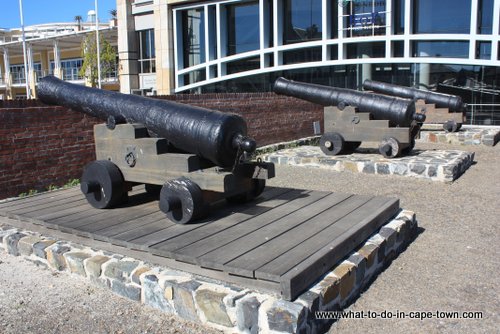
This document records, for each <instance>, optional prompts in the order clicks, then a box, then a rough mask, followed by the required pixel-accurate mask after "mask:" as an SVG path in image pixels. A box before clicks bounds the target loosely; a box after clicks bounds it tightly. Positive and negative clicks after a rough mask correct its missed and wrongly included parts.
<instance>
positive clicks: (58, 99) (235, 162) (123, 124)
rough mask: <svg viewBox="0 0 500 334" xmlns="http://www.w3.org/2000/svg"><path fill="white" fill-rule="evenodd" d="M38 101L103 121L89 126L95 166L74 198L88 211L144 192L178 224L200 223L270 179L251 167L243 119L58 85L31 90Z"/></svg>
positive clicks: (251, 147) (251, 144)
mask: <svg viewBox="0 0 500 334" xmlns="http://www.w3.org/2000/svg"><path fill="white" fill-rule="evenodd" d="M38 97H39V99H40V100H41V101H42V102H44V103H47V104H57V105H61V106H65V107H68V108H71V109H73V110H76V111H80V112H83V113H85V114H88V115H90V116H94V117H97V118H100V119H103V120H105V121H106V123H105V124H97V125H95V126H94V140H95V150H96V158H97V159H96V161H93V162H90V163H89V164H87V165H86V166H85V167H84V170H83V173H82V177H81V190H82V192H83V194H84V195H85V197H86V199H87V201H88V202H89V203H90V204H91V205H92V206H93V207H95V208H99V209H105V208H112V207H115V206H118V205H120V204H121V203H123V202H124V201H126V200H127V198H128V192H129V191H130V190H131V189H132V186H135V185H139V184H145V189H146V192H148V193H150V194H155V195H159V207H160V210H161V211H163V212H164V213H165V214H166V216H167V217H168V218H169V219H170V220H172V221H174V222H175V223H179V224H186V223H189V222H192V221H195V220H197V219H202V218H204V217H206V216H207V215H208V213H209V209H210V207H211V204H214V203H215V202H218V201H220V200H222V199H225V200H226V201H228V202H230V203H241V202H246V201H250V200H253V199H254V198H255V197H257V196H259V195H260V194H261V193H262V191H263V190H264V188H265V180H266V179H268V178H272V177H274V165H273V164H272V163H264V162H255V161H250V159H249V158H248V156H249V155H250V154H251V153H252V152H254V151H255V149H256V142H255V140H253V139H252V138H250V137H248V136H247V126H246V122H245V120H244V119H243V118H241V117H240V116H238V115H235V114H230V113H222V112H218V111H212V110H208V109H204V108H199V107H194V106H190V105H186V104H180V103H175V102H171V101H166V100H159V99H152V98H146V97H142V96H137V95H127V94H120V93H117V92H111V91H105V90H100V89H95V88H90V87H84V86H80V85H75V84H71V83H67V82H64V81H62V80H59V79H57V78H55V77H52V76H47V77H44V78H42V79H41V80H40V82H39V84H38Z"/></svg>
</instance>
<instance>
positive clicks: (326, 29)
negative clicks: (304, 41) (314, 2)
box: [321, 0, 337, 61]
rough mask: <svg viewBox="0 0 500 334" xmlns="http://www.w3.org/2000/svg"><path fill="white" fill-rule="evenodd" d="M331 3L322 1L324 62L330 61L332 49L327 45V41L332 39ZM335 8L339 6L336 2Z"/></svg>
mask: <svg viewBox="0 0 500 334" xmlns="http://www.w3.org/2000/svg"><path fill="white" fill-rule="evenodd" d="M330 5H331V4H330V1H328V0H322V1H321V32H322V33H321V35H322V36H321V39H322V40H323V43H322V49H321V51H322V52H321V58H322V61H328V60H330V52H329V51H330V48H329V47H328V46H327V45H326V41H327V40H328V39H330V38H331V36H332V34H331V26H332V25H331V22H332V21H331V12H332V11H331V10H330ZM333 6H337V3H336V2H335V3H334V4H333Z"/></svg>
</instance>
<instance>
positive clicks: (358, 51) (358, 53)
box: [347, 42, 385, 59]
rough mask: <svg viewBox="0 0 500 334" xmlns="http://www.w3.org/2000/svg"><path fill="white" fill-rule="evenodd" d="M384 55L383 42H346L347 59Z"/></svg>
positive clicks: (381, 56)
mask: <svg viewBox="0 0 500 334" xmlns="http://www.w3.org/2000/svg"><path fill="white" fill-rule="evenodd" d="M384 57H385V42H373V43H350V44H347V59H358V58H384Z"/></svg>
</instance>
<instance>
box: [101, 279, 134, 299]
mask: <svg viewBox="0 0 500 334" xmlns="http://www.w3.org/2000/svg"><path fill="white" fill-rule="evenodd" d="M109 282H110V284H111V290H112V291H113V292H115V293H117V294H119V295H120V296H122V297H125V298H128V299H131V300H134V301H137V302H139V301H141V288H140V287H138V286H136V285H135V284H126V283H123V282H122V281H120V280H115V279H110V280H109Z"/></svg>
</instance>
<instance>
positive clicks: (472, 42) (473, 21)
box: [469, 1, 479, 60]
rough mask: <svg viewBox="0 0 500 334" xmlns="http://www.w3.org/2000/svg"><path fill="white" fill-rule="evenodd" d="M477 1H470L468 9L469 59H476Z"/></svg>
mask: <svg viewBox="0 0 500 334" xmlns="http://www.w3.org/2000/svg"><path fill="white" fill-rule="evenodd" d="M478 2H479V1H471V9H470V13H471V14H470V31H469V34H470V38H469V59H471V60H473V59H476V37H477V8H478V6H477V5H478Z"/></svg>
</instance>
